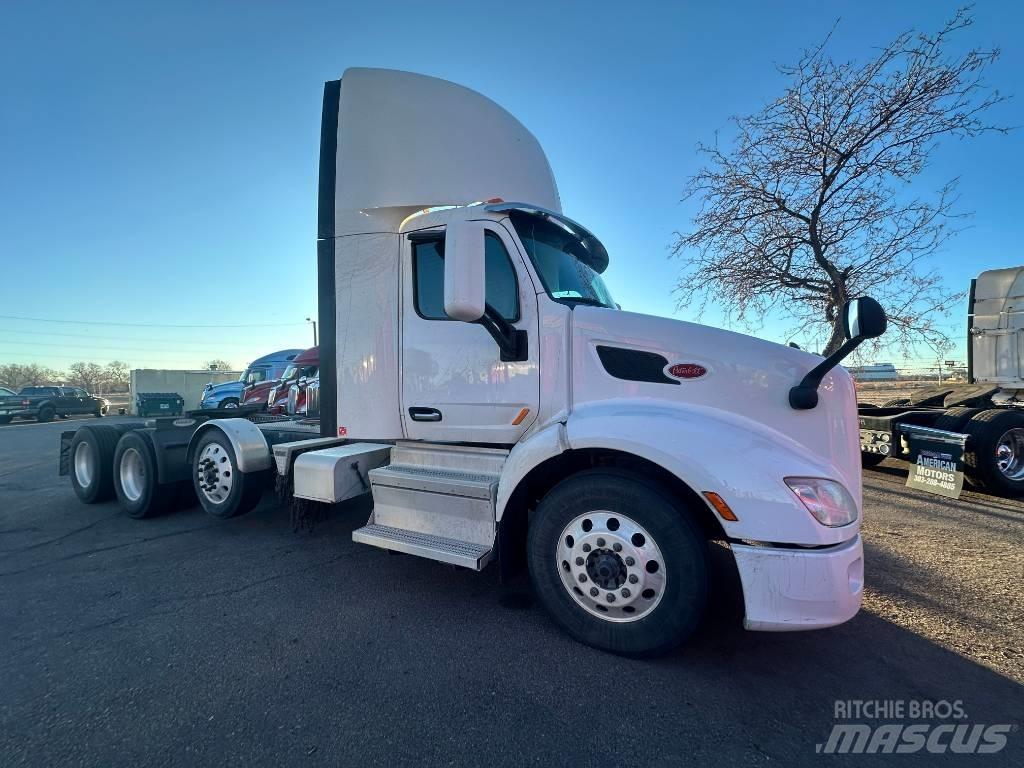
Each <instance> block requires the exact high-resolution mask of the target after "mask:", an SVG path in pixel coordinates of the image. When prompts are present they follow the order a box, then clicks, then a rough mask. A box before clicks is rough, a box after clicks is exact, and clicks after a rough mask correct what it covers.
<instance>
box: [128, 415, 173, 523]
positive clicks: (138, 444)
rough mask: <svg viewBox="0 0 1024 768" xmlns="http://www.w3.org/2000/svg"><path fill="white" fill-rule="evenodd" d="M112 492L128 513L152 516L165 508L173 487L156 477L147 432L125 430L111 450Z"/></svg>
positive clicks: (151, 444)
mask: <svg viewBox="0 0 1024 768" xmlns="http://www.w3.org/2000/svg"><path fill="white" fill-rule="evenodd" d="M113 474H114V492H115V493H116V494H117V499H118V501H120V502H121V508H122V509H124V511H125V513H126V514H127V515H128V517H134V518H136V519H139V518H143V517H153V516H154V515H158V514H160V513H161V512H164V511H166V510H167V508H168V507H169V506H170V502H171V500H172V499H173V498H174V497H175V490H176V489H174V488H171V487H166V488H165V487H162V486H161V485H160V484H159V482H158V481H157V468H156V450H155V448H154V447H153V439H152V438H151V437H150V436H149V434H148V433H146V432H126V433H125V434H124V435H122V436H121V439H120V440H119V441H118V443H117V449H116V450H115V451H114V472H113Z"/></svg>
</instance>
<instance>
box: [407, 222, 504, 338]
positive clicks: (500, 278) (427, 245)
mask: <svg viewBox="0 0 1024 768" xmlns="http://www.w3.org/2000/svg"><path fill="white" fill-rule="evenodd" d="M484 248H485V254H484V257H485V259H486V273H487V289H486V290H487V292H486V294H485V295H486V300H487V303H488V304H490V305H491V306H492V307H494V308H495V309H496V310H497V311H498V313H499V314H500V315H501V316H502V317H504V318H505V319H506V320H508V321H510V322H513V323H514V322H516V321H517V320H518V319H519V286H518V283H517V281H516V271H515V268H514V267H513V266H512V260H511V259H510V258H509V255H508V251H507V250H505V245H504V243H502V242H501V239H500V238H499V237H498V236H497V235H495V234H494V233H493V232H488V233H487V235H486V237H485V238H484ZM412 268H413V275H414V283H413V301H414V302H415V304H416V312H417V313H419V315H420V317H422V318H424V319H426V320H448V319H449V318H448V316H447V315H446V314H445V313H444V241H443V240H427V241H423V242H418V243H413V251H412Z"/></svg>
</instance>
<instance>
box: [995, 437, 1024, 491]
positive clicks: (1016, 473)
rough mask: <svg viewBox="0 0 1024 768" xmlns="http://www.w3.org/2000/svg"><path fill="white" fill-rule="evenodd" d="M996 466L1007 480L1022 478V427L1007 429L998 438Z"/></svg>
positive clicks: (1023, 462)
mask: <svg viewBox="0 0 1024 768" xmlns="http://www.w3.org/2000/svg"><path fill="white" fill-rule="evenodd" d="M996 468H997V469H998V470H999V471H1000V472H1001V473H1002V475H1003V477H1005V478H1007V479H1008V480H1021V479H1024V428H1021V427H1014V428H1013V429H1008V430H1006V431H1005V432H1004V433H1003V435H1002V437H1000V438H999V441H998V442H997V443H996Z"/></svg>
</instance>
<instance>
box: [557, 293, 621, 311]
mask: <svg viewBox="0 0 1024 768" xmlns="http://www.w3.org/2000/svg"><path fill="white" fill-rule="evenodd" d="M558 300H559V301H571V302H573V303H574V304H586V305H587V306H588V307H604V308H605V309H611V307H609V306H608V305H607V304H605V303H604V302H603V301H601V300H600V299H591V298H587V297H585V296H560V297H558Z"/></svg>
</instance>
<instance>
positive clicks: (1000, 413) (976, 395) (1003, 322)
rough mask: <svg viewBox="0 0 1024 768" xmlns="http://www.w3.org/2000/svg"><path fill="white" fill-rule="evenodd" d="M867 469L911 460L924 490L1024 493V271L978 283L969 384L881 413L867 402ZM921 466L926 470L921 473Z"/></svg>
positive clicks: (970, 319)
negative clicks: (967, 486)
mask: <svg viewBox="0 0 1024 768" xmlns="http://www.w3.org/2000/svg"><path fill="white" fill-rule="evenodd" d="M859 414H860V427H861V431H860V437H861V451H862V455H863V463H864V466H868V467H870V466H877V465H878V464H881V463H882V462H883V461H884V460H885V459H888V458H895V459H901V460H905V461H909V462H910V463H911V465H912V466H913V469H912V477H913V474H914V473H917V472H921V473H923V474H925V475H927V476H928V477H925V478H922V482H921V483H920V487H922V488H923V489H924V490H930V491H933V492H936V493H941V494H944V495H957V494H958V493H959V491H960V484H961V483H962V480H963V478H962V477H960V475H961V474H963V475H966V478H967V480H968V481H970V482H971V484H973V485H974V486H975V487H977V488H979V489H981V490H985V491H988V492H991V493H995V494H1000V495H1005V496H1021V495H1024V267H1011V268H1009V269H993V270H988V271H986V272H982V273H981V274H980V275H978V277H977V278H976V279H974V280H972V281H971V288H970V292H969V293H968V307H967V381H965V382H947V383H945V384H938V385H935V386H932V387H925V388H922V389H918V390H915V391H914V392H913V393H912V394H910V395H909V396H907V397H904V398H897V399H894V400H891V401H889V402H887V403H885V404H884V405H883V406H882V407H879V408H876V407H874V406H871V405H866V404H865V405H861V406H860V408H859ZM919 467H920V469H918V468H919Z"/></svg>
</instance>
